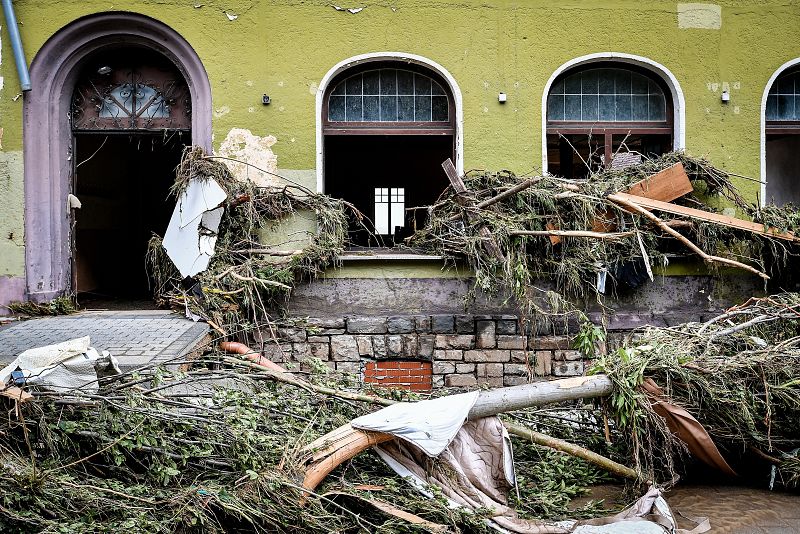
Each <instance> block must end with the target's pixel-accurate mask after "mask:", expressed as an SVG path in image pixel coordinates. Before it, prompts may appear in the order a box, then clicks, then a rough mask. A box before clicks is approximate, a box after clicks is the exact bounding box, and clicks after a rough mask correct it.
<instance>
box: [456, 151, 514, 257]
mask: <svg viewBox="0 0 800 534" xmlns="http://www.w3.org/2000/svg"><path fill="white" fill-rule="evenodd" d="M442 169H444V173H445V174H446V175H447V179H448V180H450V185H452V186H453V189H454V190H455V192H456V193H458V194H461V193H466V192H467V186H466V185H464V180H462V179H461V177H460V176H459V175H458V171H456V167H455V165H453V160H451V159H450V158H447V159H446V160H445V161H444V162H443V163H442ZM469 219H470V222H473V220H472V219H474V217H469ZM478 233H479V234H480V236H481V239H482V240H483V247H484V248H485V249H486V251H487V252H488V253H489V254H491V255H492V256H494V257H495V258H497V259H498V260H500V261H501V262H505V261H506V257H505V256H504V255H503V252H502V251H501V250H500V247H499V246H498V244H497V241H495V239H494V236H493V235H492V233H491V232H490V231H489V229H488V228H486V226H484V225H482V224H481V225H480V227H479V228H478Z"/></svg>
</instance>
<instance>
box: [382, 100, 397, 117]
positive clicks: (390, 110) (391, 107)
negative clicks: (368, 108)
mask: <svg viewBox="0 0 800 534" xmlns="http://www.w3.org/2000/svg"><path fill="white" fill-rule="evenodd" d="M381 120H382V121H384V122H387V121H391V122H394V121H396V120H397V97H396V96H382V97H381Z"/></svg>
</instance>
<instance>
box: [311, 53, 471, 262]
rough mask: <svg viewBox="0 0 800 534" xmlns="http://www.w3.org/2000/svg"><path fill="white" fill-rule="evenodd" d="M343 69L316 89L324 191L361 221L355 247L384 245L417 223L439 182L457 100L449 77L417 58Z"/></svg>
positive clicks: (451, 153)
mask: <svg viewBox="0 0 800 534" xmlns="http://www.w3.org/2000/svg"><path fill="white" fill-rule="evenodd" d="M372 59H373V60H372V61H365V62H363V63H360V64H355V65H350V66H348V68H343V69H341V70H340V71H339V72H337V73H336V74H335V75H333V76H331V78H330V79H329V80H328V83H327V85H326V87H325V88H324V90H323V92H322V102H321V109H320V114H321V121H320V122H321V137H322V139H321V142H322V143H323V146H322V154H323V159H322V161H321V164H322V168H323V169H324V192H325V193H327V194H329V195H332V196H336V197H339V198H343V199H345V200H347V201H349V202H351V203H352V204H353V205H355V206H356V208H358V209H359V210H360V211H361V212H362V213H363V214H364V215H365V216H366V217H367V218H368V219H369V222H367V224H366V225H367V229H363V228H361V227H360V226H354V227H353V228H351V234H350V241H351V243H352V244H353V245H355V246H366V247H391V246H393V245H395V244H399V243H400V242H401V241H402V240H403V238H405V237H406V236H408V235H410V233H412V232H413V230H414V228H416V227H419V226H420V225H422V224H424V217H425V212H424V211H414V210H409V209H407V208H412V207H417V206H425V205H430V204H432V203H433V202H434V201H435V200H436V198H437V197H438V196H439V195H440V194H441V192H442V191H443V190H444V189H445V187H447V184H448V180H447V177H446V175H445V174H444V172H443V171H442V168H441V164H442V162H443V161H444V160H445V159H447V158H451V159H453V160H456V161H458V160H459V158H458V156H457V135H458V134H457V128H458V116H459V112H458V110H457V102H456V98H455V96H454V92H453V91H452V89H451V82H450V80H448V79H446V78H445V77H444V76H443V75H441V74H440V73H439V72H437V71H436V70H434V69H432V68H430V67H428V66H427V65H425V64H423V63H421V62H409V61H397V60H392V59H391V58H380V60H379V59H378V58H372Z"/></svg>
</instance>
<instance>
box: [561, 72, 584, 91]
mask: <svg viewBox="0 0 800 534" xmlns="http://www.w3.org/2000/svg"><path fill="white" fill-rule="evenodd" d="M564 92H565V93H566V94H568V95H579V94H581V74H580V73H577V74H573V75H572V76H567V78H566V79H565V80H564Z"/></svg>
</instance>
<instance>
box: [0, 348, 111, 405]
mask: <svg viewBox="0 0 800 534" xmlns="http://www.w3.org/2000/svg"><path fill="white" fill-rule="evenodd" d="M89 343H90V339H89V336H85V337H80V338H75V339H70V340H68V341H64V342H62V343H57V344H55V345H47V346H44V347H37V348H33V349H28V350H26V351H24V352H22V353H20V354H19V356H17V357H16V359H15V360H14V361H13V362H11V363H10V364H8V365H6V366H5V367H4V368H3V369H2V370H0V384H7V383H8V381H9V379H12V380H13V381H14V385H16V386H39V387H42V388H45V389H49V390H52V391H58V392H69V391H73V390H81V391H83V392H86V393H96V392H97V390H98V388H99V386H98V379H99V378H102V377H105V376H110V375H116V374H120V373H121V371H120V368H119V362H118V361H117V359H116V358H115V357H114V356H112V355H111V354H110V353H109V352H108V351H106V350H104V351H102V352H101V351H98V350H97V349H95V348H93V347H90V346H89Z"/></svg>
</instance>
